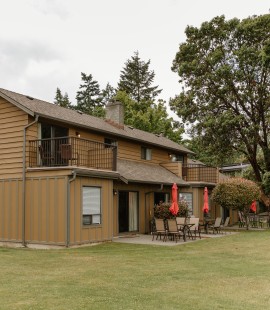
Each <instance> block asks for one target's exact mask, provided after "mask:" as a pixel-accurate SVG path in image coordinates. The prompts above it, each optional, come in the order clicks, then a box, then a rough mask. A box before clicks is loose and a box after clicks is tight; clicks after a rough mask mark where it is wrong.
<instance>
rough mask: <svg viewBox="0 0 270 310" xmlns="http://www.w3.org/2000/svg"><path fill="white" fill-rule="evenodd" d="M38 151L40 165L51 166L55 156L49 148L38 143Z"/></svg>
mask: <svg viewBox="0 0 270 310" xmlns="http://www.w3.org/2000/svg"><path fill="white" fill-rule="evenodd" d="M38 151H39V155H40V159H41V162H40V166H49V167H50V166H52V165H53V163H54V160H55V158H54V156H53V155H52V153H51V151H50V149H49V148H46V147H45V148H44V146H43V145H39V146H38Z"/></svg>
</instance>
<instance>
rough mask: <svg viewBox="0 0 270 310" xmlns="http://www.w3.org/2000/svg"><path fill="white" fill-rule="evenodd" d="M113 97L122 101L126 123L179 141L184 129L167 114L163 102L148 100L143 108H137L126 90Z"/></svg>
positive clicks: (136, 104)
mask: <svg viewBox="0 0 270 310" xmlns="http://www.w3.org/2000/svg"><path fill="white" fill-rule="evenodd" d="M115 99H116V100H118V101H120V102H122V103H123V104H124V107H125V115H124V121H125V124H126V125H130V126H133V127H135V128H137V129H140V130H144V131H147V132H151V133H155V134H162V135H164V136H165V137H167V138H169V139H171V140H173V141H175V142H177V143H180V142H181V141H182V138H181V135H182V134H183V132H184V129H183V128H182V126H181V125H180V123H179V122H177V121H174V120H173V118H172V117H169V116H168V113H167V110H166V107H165V102H164V101H163V100H159V101H158V102H157V103H154V102H153V101H150V100H149V101H148V102H147V104H145V106H144V107H147V108H144V109H141V110H140V109H139V107H138V106H139V104H138V103H137V102H136V101H135V100H133V99H131V98H130V97H129V96H128V95H127V94H126V92H123V91H118V92H117V94H116V96H115Z"/></svg>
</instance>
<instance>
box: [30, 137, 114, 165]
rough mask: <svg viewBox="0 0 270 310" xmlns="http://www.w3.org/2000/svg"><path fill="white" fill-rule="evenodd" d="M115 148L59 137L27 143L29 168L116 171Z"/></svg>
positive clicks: (85, 140) (109, 145) (88, 141)
mask: <svg viewBox="0 0 270 310" xmlns="http://www.w3.org/2000/svg"><path fill="white" fill-rule="evenodd" d="M116 156H117V147H116V146H114V145H111V144H106V143H100V142H97V141H92V140H87V139H81V138H77V137H61V138H54V139H40V140H31V141H29V166H30V167H32V168H33V167H58V166H59V167H60V166H61V167H62V166H80V167H86V168H95V169H101V170H112V171H116Z"/></svg>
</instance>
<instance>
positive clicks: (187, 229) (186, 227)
mask: <svg viewBox="0 0 270 310" xmlns="http://www.w3.org/2000/svg"><path fill="white" fill-rule="evenodd" d="M194 225H195V224H189V223H185V224H177V226H178V229H179V230H181V231H182V232H183V239H184V241H186V240H187V235H189V236H191V238H192V239H193V237H192V235H191V233H190V227H192V226H194Z"/></svg>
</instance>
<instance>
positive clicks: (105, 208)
mask: <svg viewBox="0 0 270 310" xmlns="http://www.w3.org/2000/svg"><path fill="white" fill-rule="evenodd" d="M83 186H97V187H101V224H100V225H89V226H86V225H85V226H84V225H83V224H82V187H83ZM112 237H113V181H112V180H107V179H97V178H90V177H89V178H87V177H77V178H76V179H75V181H73V182H71V185H70V244H71V245H72V244H83V243H91V242H99V241H105V240H112Z"/></svg>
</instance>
